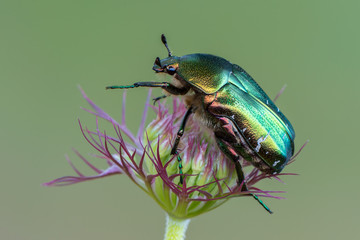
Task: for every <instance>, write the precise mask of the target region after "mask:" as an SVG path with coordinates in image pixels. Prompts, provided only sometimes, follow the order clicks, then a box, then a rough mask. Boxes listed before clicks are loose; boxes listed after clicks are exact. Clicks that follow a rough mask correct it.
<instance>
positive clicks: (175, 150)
mask: <svg viewBox="0 0 360 240" xmlns="http://www.w3.org/2000/svg"><path fill="white" fill-rule="evenodd" d="M192 110H193V107H189V109H188V110H187V111H186V113H185V116H184V118H183V120H182V122H181V125H180V129H179V131H178V132H177V136H176V139H175V143H174V146H173V147H172V149H171V154H172V155H177V160H178V162H179V173H180V184H183V172H182V164H181V157H180V155H179V153H178V151H177V147H178V145H179V143H180V138H181V137H182V136H183V135H184V130H185V125H186V122H187V120H188V119H189V116H190V114H191V113H192Z"/></svg>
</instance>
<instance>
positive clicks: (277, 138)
mask: <svg viewBox="0 0 360 240" xmlns="http://www.w3.org/2000/svg"><path fill="white" fill-rule="evenodd" d="M161 40H162V42H163V44H164V45H165V47H166V48H167V51H168V57H167V58H165V59H160V58H159V57H157V58H156V59H155V63H154V66H153V70H154V71H155V72H156V73H166V74H169V75H171V76H172V78H173V82H172V83H168V82H137V83H134V84H133V85H130V86H110V87H107V89H115V88H120V89H126V88H135V87H160V88H162V89H163V90H164V91H165V92H166V93H167V94H168V95H183V96H184V102H185V104H186V105H187V106H188V110H187V112H186V114H185V116H184V118H183V120H182V123H181V126H180V129H179V131H178V134H177V137H176V140H175V144H174V146H173V148H172V150H171V154H173V155H177V159H178V161H179V169H180V183H182V182H183V178H182V174H183V173H182V165H181V158H180V156H179V154H178V152H177V146H178V144H179V142H180V138H181V136H182V135H183V134H184V129H185V125H186V121H187V120H188V118H189V116H190V115H191V114H192V113H194V115H195V118H196V119H197V120H198V121H201V122H202V123H203V124H204V125H205V126H207V127H208V128H209V129H211V130H212V131H213V132H214V136H215V138H216V142H217V144H218V146H219V148H220V150H221V151H222V152H223V153H224V154H225V155H226V156H227V157H228V158H229V159H231V160H232V161H233V162H234V164H235V169H236V173H237V176H238V183H239V184H242V183H243V182H244V173H243V170H242V167H241V164H240V161H239V160H240V159H241V158H243V159H245V160H247V161H249V162H250V163H252V165H254V166H255V167H256V168H258V169H259V170H261V171H262V172H265V173H268V174H276V173H280V172H281V170H282V169H283V168H284V167H285V165H286V163H287V162H288V161H289V160H290V158H291V157H292V155H293V154H294V138H295V132H294V129H293V127H292V125H291V123H290V122H289V120H288V119H287V118H286V117H285V116H284V115H283V114H282V113H281V112H280V110H279V108H278V107H276V105H275V104H274V103H273V101H272V100H271V99H270V98H269V97H268V96H267V94H266V93H265V92H264V91H263V90H262V89H261V88H260V86H259V85H258V84H257V83H256V82H255V81H254V79H253V78H252V77H251V76H250V75H249V74H247V72H245V70H243V69H242V68H241V67H239V66H238V65H236V64H232V63H230V62H229V61H227V60H225V59H224V58H221V57H217V56H214V55H210V54H202V53H196V54H189V55H184V56H182V57H177V56H173V55H172V54H171V51H170V50H169V48H168V45H167V41H166V38H165V36H164V35H162V36H161ZM164 97H166V95H164V96H161V97H158V98H155V99H154V100H155V102H156V101H157V100H159V99H161V98H164ZM247 190H248V189H247V187H246V183H245V182H244V183H243V184H242V191H247ZM251 195H252V196H253V197H254V198H255V199H256V200H257V201H258V202H259V203H260V204H261V205H262V206H263V207H264V208H265V209H266V210H267V211H268V212H270V213H271V211H270V209H269V208H268V207H267V206H266V205H265V204H264V203H263V202H262V201H261V200H260V199H259V198H258V197H257V196H256V195H255V194H251Z"/></svg>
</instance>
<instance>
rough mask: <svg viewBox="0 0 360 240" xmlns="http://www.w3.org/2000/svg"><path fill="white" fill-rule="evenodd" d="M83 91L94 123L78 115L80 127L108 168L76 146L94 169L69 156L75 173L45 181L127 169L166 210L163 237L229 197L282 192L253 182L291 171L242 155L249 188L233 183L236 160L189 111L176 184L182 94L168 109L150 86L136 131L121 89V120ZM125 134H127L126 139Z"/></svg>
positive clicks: (179, 235) (177, 234) (65, 181)
mask: <svg viewBox="0 0 360 240" xmlns="http://www.w3.org/2000/svg"><path fill="white" fill-rule="evenodd" d="M81 91H82V90H81ZM82 94H83V97H84V98H85V100H86V101H87V102H88V103H89V104H90V106H91V107H92V109H93V110H88V109H85V110H86V111H87V112H89V113H91V114H93V115H95V116H96V129H95V130H93V131H92V130H89V129H87V128H86V127H84V126H83V125H82V124H81V123H80V121H79V125H80V129H81V131H82V133H83V135H84V137H85V139H86V140H87V142H88V143H89V144H91V145H92V146H93V147H94V148H95V150H96V151H97V152H98V155H97V157H98V158H101V159H103V160H105V161H106V162H107V164H108V168H107V169H99V168H97V167H95V166H94V165H93V164H91V163H90V161H88V160H87V159H86V158H85V157H83V156H82V155H81V154H80V153H78V152H77V151H75V152H76V154H77V155H78V156H79V157H80V158H81V159H82V160H83V161H84V162H85V163H86V164H87V165H88V166H89V167H90V168H91V169H92V170H93V171H94V172H95V174H94V175H91V176H85V175H84V174H82V173H81V172H80V171H79V170H78V169H77V168H76V167H75V166H74V165H73V164H72V162H71V161H70V160H69V159H67V160H68V161H69V164H70V165H71V167H72V168H73V169H74V171H75V172H76V174H77V176H65V177H61V178H58V179H55V180H53V181H51V182H48V183H45V184H44V185H46V186H64V185H70V184H74V183H79V182H84V181H89V180H93V179H97V178H103V177H107V176H110V175H114V174H125V175H127V176H128V177H129V178H130V179H131V180H132V181H133V182H134V183H135V184H136V185H137V186H138V187H140V188H141V189H142V190H144V191H145V192H146V193H147V194H148V195H150V196H151V197H152V198H153V199H154V200H155V201H156V202H157V203H158V204H159V206H160V207H161V208H162V209H164V211H165V212H166V213H167V230H166V236H165V239H183V238H184V233H185V230H186V227H187V224H188V223H189V220H188V219H190V218H192V217H195V216H197V215H200V214H203V213H205V212H208V211H210V210H212V209H214V208H216V207H218V206H220V205H221V204H223V203H224V202H226V201H227V200H228V199H230V198H232V197H243V196H250V194H256V195H258V196H259V197H270V198H277V199H281V198H282V197H279V196H276V195H274V194H276V193H281V191H264V190H260V189H259V188H257V187H255V185H256V183H257V182H259V181H261V180H262V179H265V178H274V179H277V180H279V181H281V180H280V179H279V176H280V175H293V174H289V173H281V174H276V175H268V174H265V173H262V172H260V171H259V170H258V169H256V168H254V167H252V166H251V165H250V164H249V163H248V162H246V161H242V162H241V163H242V166H243V168H244V169H245V170H247V171H246V173H245V174H246V177H245V181H246V184H247V187H248V191H247V192H242V191H241V186H239V185H238V184H237V175H236V172H235V169H234V164H233V163H232V162H231V161H230V160H229V159H227V158H226V157H225V155H224V154H223V153H222V152H221V151H220V150H219V149H218V147H217V145H216V142H215V140H214V138H213V136H212V133H211V132H209V131H207V130H206V129H204V128H202V126H200V125H199V124H198V122H196V121H194V120H193V119H192V118H191V117H190V119H189V121H188V123H187V127H186V129H185V134H184V136H183V137H182V138H181V143H180V145H179V149H180V150H179V154H180V156H181V159H182V166H183V169H182V170H183V176H184V181H183V184H180V183H179V178H180V174H179V168H178V164H179V163H178V161H177V158H176V156H173V155H171V154H170V151H171V148H172V144H173V142H174V139H175V138H176V134H177V131H178V129H179V127H180V124H181V120H182V117H183V116H184V114H185V112H186V108H185V105H184V104H183V103H182V102H181V101H180V99H178V98H173V100H172V108H173V110H172V111H170V110H169V109H168V107H167V106H166V105H164V104H162V103H159V104H158V106H152V105H150V104H149V100H150V95H151V91H149V95H148V98H147V101H146V104H145V110H144V113H143V116H142V120H141V124H140V126H139V130H138V132H137V134H136V135H134V134H133V133H132V132H131V131H130V130H129V129H128V127H127V125H126V122H125V99H126V94H125V93H124V95H123V106H122V119H121V122H120V123H118V122H117V121H116V120H114V119H113V118H112V117H110V115H108V114H107V113H106V112H104V111H103V110H102V109H101V108H99V107H98V106H97V105H95V103H94V102H92V101H91V100H90V99H89V98H88V97H87V96H86V94H85V93H84V92H83V91H82ZM149 108H151V109H152V110H153V111H154V112H155V113H156V119H154V120H153V121H152V122H151V123H150V124H149V125H148V126H147V127H146V128H145V121H146V116H147V112H148V109H149ZM99 119H103V120H106V121H108V122H110V124H112V126H113V129H114V136H110V135H107V133H105V131H101V130H100V127H99ZM124 136H126V138H127V139H129V140H128V141H125V139H124ZM296 155H297V154H296ZM296 155H295V156H294V157H296Z"/></svg>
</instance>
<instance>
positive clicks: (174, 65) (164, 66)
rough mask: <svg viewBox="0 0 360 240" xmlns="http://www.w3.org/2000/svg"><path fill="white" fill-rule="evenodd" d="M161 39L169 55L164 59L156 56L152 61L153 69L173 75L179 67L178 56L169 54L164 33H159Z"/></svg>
mask: <svg viewBox="0 0 360 240" xmlns="http://www.w3.org/2000/svg"><path fill="white" fill-rule="evenodd" d="M161 41H162V43H163V44H164V45H165V47H166V49H167V51H168V55H169V56H168V57H167V58H164V59H160V58H159V57H157V58H156V59H155V62H154V66H153V70H154V71H155V72H157V73H167V74H169V75H174V74H175V73H176V70H177V69H178V67H179V60H180V58H179V57H176V56H173V55H172V54H171V51H170V49H169V47H168V45H167V41H166V37H165V35H164V34H162V35H161Z"/></svg>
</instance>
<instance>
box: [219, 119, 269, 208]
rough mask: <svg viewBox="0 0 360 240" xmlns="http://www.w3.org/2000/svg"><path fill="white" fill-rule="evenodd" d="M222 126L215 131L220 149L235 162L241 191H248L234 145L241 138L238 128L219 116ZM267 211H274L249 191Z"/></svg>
mask: <svg viewBox="0 0 360 240" xmlns="http://www.w3.org/2000/svg"><path fill="white" fill-rule="evenodd" d="M218 119H219V121H220V123H221V125H222V127H221V128H219V129H218V130H217V131H215V132H214V133H215V138H216V142H217V144H218V146H219V148H220V150H221V151H222V152H223V153H224V154H225V155H226V156H227V157H228V158H229V159H230V160H231V161H233V162H234V164H235V170H236V174H237V177H238V184H239V185H241V184H242V187H241V191H242V192H244V191H245V192H246V191H248V188H247V186H246V182H245V177H244V172H243V170H242V167H241V163H240V156H239V154H238V153H237V151H236V150H235V149H234V146H235V145H237V141H238V139H239V132H238V130H237V128H236V127H235V126H234V123H233V122H232V121H231V120H230V119H228V118H226V117H220V118H218ZM249 195H251V196H252V197H253V198H254V199H255V200H256V201H257V202H258V203H259V204H260V205H261V206H262V207H263V208H264V209H265V210H266V211H268V212H269V213H272V211H271V210H270V208H269V207H268V206H266V204H265V203H263V202H262V201H261V199H259V197H258V196H257V195H256V194H253V193H249Z"/></svg>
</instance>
